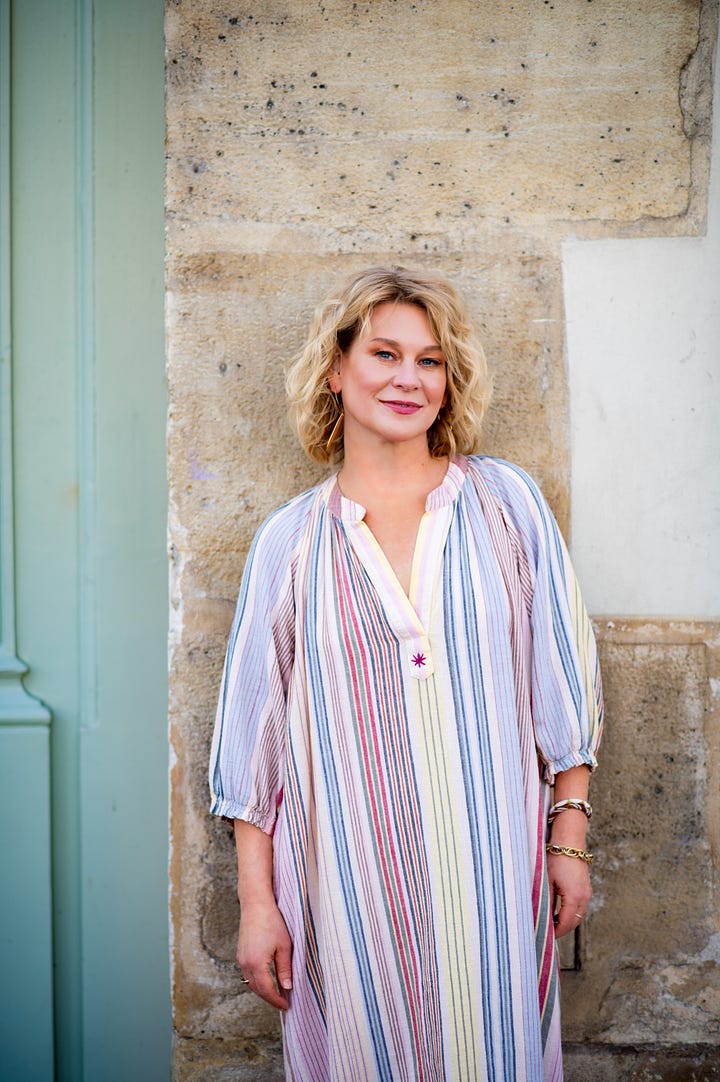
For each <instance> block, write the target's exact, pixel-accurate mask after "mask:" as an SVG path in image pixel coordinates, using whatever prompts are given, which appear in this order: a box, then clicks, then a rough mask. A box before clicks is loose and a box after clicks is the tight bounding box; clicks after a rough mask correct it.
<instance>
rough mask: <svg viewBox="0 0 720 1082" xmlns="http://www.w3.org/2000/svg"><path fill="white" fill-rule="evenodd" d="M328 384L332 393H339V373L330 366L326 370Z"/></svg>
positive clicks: (340, 381) (340, 382)
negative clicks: (327, 370)
mask: <svg viewBox="0 0 720 1082" xmlns="http://www.w3.org/2000/svg"><path fill="white" fill-rule="evenodd" d="M328 384H329V385H330V390H331V391H332V393H333V394H340V388H341V384H342V380H341V379H340V373H339V372H338V371H337V370H336V369H334V368H331V369H330V371H329V372H328Z"/></svg>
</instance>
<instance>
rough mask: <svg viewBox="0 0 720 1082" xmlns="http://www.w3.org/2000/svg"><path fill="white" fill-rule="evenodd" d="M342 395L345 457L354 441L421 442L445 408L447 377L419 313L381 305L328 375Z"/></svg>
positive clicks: (399, 305) (424, 318)
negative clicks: (363, 331) (365, 328)
mask: <svg viewBox="0 0 720 1082" xmlns="http://www.w3.org/2000/svg"><path fill="white" fill-rule="evenodd" d="M329 383H330V388H331V390H332V391H333V392H334V393H335V394H340V395H341V396H342V404H343V409H344V411H345V424H344V435H343V440H344V444H345V453H346V454H347V453H348V450H349V449H350V450H351V449H352V447H353V444H357V443H358V441H359V442H362V443H363V444H366V445H367V444H369V443H375V444H377V443H407V442H422V443H423V444H424V446H425V447H427V433H428V430H429V429H430V427H431V426H432V425H433V423H434V422H435V419H436V418H437V415H438V413H439V412H440V410H441V408H442V406H443V405H444V403H445V398H446V393H447V390H446V389H447V373H446V370H445V359H444V357H443V354H442V350H441V349H440V345H439V343H438V341H437V339H436V338H435V336H434V335H433V333H432V331H431V329H430V323H429V321H428V318H427V314H426V313H425V311H424V309H422V308H419V307H418V306H417V305H414V304H402V303H399V302H386V303H385V304H379V305H378V306H377V308H375V309H374V310H373V313H372V317H371V319H370V325H369V327H368V329H367V331H366V332H365V333H364V334H362V335H359V336H358V337H357V338H356V339H355V341H354V342H353V343H352V345H351V346H350V347H349V349H347V350H346V352H345V353H343V354H342V356H341V357H340V359H339V361H338V362H337V364H336V365H335V366H334V368H333V370H332V371H331V373H330V379H329Z"/></svg>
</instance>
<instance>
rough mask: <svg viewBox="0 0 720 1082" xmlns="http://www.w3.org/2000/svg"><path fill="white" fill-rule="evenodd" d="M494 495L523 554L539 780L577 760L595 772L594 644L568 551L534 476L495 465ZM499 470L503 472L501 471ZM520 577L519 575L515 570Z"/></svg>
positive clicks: (598, 725) (598, 711) (599, 716)
mask: <svg viewBox="0 0 720 1082" xmlns="http://www.w3.org/2000/svg"><path fill="white" fill-rule="evenodd" d="M497 469H498V473H499V475H500V476H499V477H498V478H497V483H498V489H497V491H498V495H499V496H500V497H501V498H502V499H503V502H504V503H505V505H506V509H507V511H508V512H509V514H510V516H511V519H512V521H513V522H514V524H515V526H516V528H517V530H518V534H519V537H520V542H521V544H522V548H523V550H524V553H525V556H526V558H527V570H528V575H527V581H526V583H524V584H523V591H524V593H525V594H526V605H527V611H528V614H529V619H530V629H531V636H532V659H531V665H532V669H531V709H532V718H533V727H534V731H535V742H536V746H537V750H538V755H539V756H540V759H541V760H542V762H543V764H544V774H545V779H546V781H547V782H548V783H550V784H552V783H553V781H554V778H555V775H556V774H559V773H560V772H561V771H563V770H569V769H570V768H571V767H574V766H581V765H583V764H585V765H587V766H589V767H590V769H591V770H594V769H595V767H596V765H597V760H596V752H597V748H598V745H599V743H600V737H601V732H602V721H603V700H602V684H601V678H600V667H599V663H598V654H597V645H596V642H595V636H594V635H593V630H592V626H591V623H590V619H589V617H588V614H587V610H586V608H585V605H584V603H583V599H582V596H581V594H580V589H579V586H578V582H577V579H576V577H575V572H574V570H573V567H572V564H571V562H570V555H569V553H568V551H567V548H566V545H565V542H564V541H563V538H562V535H561V533H560V530H559V528H558V525H557V523H556V521H555V518H554V516H553V514H552V512H551V510H550V508H549V506H548V504H547V502H546V500H545V498H544V496H543V495H542V493H541V492H540V489H539V488H538V487H537V485H536V484H535V482H534V481H533V480H532V479H531V478H530V477H529V476H528V475H527V474H526V473H524V471H522V470H520V469H519V468H518V467H516V466H511V465H509V464H507V463H502V464H497ZM502 475H504V476H502ZM521 577H522V576H521Z"/></svg>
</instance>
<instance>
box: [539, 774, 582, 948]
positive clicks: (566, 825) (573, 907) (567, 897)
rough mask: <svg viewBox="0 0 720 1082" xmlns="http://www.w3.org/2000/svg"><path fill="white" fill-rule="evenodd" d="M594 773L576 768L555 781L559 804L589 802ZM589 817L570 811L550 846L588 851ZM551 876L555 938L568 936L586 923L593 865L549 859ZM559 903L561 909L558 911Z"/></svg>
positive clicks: (557, 822) (563, 858) (562, 816)
mask: <svg viewBox="0 0 720 1082" xmlns="http://www.w3.org/2000/svg"><path fill="white" fill-rule="evenodd" d="M589 781H590V770H589V768H588V767H586V766H574V767H572V768H571V769H570V770H563V771H562V773H560V774H557V775H556V777H555V803H556V804H557V803H559V802H560V801H561V800H571V799H573V798H575V799H577V800H587V796H588V784H589ZM587 825H588V821H587V817H586V815H585V813H584V812H582V811H576V810H575V809H574V808H568V809H567V810H566V811H563V812H560V814H559V815H558V816H557V817H556V819H555V820H554V821H553V824H552V829H551V833H550V842H551V843H552V844H553V845H562V846H565V847H567V848H570V849H583V850H584V849H585V836H586V834H587ZM547 868H548V876H549V878H550V889H551V891H552V899H553V910H554V911H557V912H556V924H555V935H556V937H557V938H558V939H559V938H560V936H564V935H567V934H568V932H572V931H573V929H575V928H577V926H578V925H579V924H580V923H581V922H582V920H583V918H584V917H585V914H586V913H587V907H588V905H589V903H590V898H591V897H592V887H591V886H590V868H589V865H588V864H586V863H585V861H584V860H581V859H580V858H579V857H566V856H563V855H557V856H553V855H552V854H550V853H548V857H547ZM558 903H559V905H560V908H559V909H558Z"/></svg>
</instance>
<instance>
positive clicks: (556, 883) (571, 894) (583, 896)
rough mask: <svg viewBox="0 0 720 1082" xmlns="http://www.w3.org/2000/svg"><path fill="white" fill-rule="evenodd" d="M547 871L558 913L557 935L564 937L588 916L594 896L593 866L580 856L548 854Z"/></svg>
mask: <svg viewBox="0 0 720 1082" xmlns="http://www.w3.org/2000/svg"><path fill="white" fill-rule="evenodd" d="M547 870H548V877H549V879H550V896H551V898H552V901H553V913H555V937H556V938H557V939H560V937H561V936H564V935H567V934H568V932H572V931H574V929H575V928H577V927H578V925H580V924H582V922H583V920H584V919H585V915H586V913H587V908H588V905H589V904H590V899H591V897H592V887H591V886H590V869H589V867H588V865H587V864H586V863H585V861H584V860H580V858H579V857H566V856H565V855H560V854H558V855H552V854H550V853H548V857H547ZM558 906H559V907H560V908H559V909H558Z"/></svg>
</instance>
